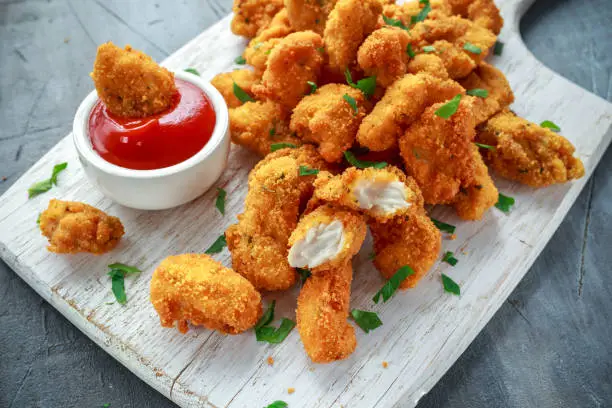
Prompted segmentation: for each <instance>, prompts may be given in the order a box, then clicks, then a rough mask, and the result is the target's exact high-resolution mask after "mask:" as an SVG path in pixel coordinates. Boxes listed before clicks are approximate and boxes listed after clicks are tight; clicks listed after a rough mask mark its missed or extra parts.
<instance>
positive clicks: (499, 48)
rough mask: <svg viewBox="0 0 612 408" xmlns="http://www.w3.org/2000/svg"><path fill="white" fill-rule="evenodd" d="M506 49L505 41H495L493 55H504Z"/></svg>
mask: <svg viewBox="0 0 612 408" xmlns="http://www.w3.org/2000/svg"><path fill="white" fill-rule="evenodd" d="M503 51H504V43H503V42H501V41H495V45H494V46H493V55H502V52H503Z"/></svg>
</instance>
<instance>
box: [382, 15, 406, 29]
mask: <svg viewBox="0 0 612 408" xmlns="http://www.w3.org/2000/svg"><path fill="white" fill-rule="evenodd" d="M382 18H383V21H384V22H385V24H387V25H390V26H392V27H399V28H401V29H402V30H406V31H408V30H409V28H408V27H406V26H405V25H404V23H402V20H399V19H395V18H391V17H387V16H385V15H384V14H383V15H382Z"/></svg>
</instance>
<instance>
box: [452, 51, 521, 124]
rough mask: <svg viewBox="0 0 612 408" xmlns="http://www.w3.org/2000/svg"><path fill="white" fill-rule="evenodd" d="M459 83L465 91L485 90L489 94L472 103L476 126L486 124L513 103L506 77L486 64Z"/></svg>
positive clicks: (482, 63)
mask: <svg viewBox="0 0 612 408" xmlns="http://www.w3.org/2000/svg"><path fill="white" fill-rule="evenodd" d="M459 83H460V84H461V86H463V87H464V88H465V89H485V90H486V91H487V92H488V93H489V94H488V95H487V97H486V98H476V100H475V101H474V109H473V112H474V115H475V119H476V125H479V124H481V123H483V122H486V121H487V120H488V119H489V118H490V117H491V116H493V115H495V114H496V113H497V112H499V111H501V110H502V109H504V108H506V107H508V106H509V105H510V104H511V103H512V102H514V93H512V89H511V88H510V84H509V83H508V80H507V79H506V76H505V75H504V74H503V73H502V72H501V71H500V70H499V69H497V68H495V67H494V66H493V65H490V64H487V63H486V62H481V63H480V64H479V65H478V68H476V70H475V71H474V72H472V73H471V74H470V75H468V76H467V77H465V78H464V79H462V80H460V81H459Z"/></svg>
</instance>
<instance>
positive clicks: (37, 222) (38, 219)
mask: <svg viewBox="0 0 612 408" xmlns="http://www.w3.org/2000/svg"><path fill="white" fill-rule="evenodd" d="M41 215H42V213H38V218H36V224H38V225H40V216H41Z"/></svg>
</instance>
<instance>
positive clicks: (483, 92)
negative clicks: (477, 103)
mask: <svg viewBox="0 0 612 408" xmlns="http://www.w3.org/2000/svg"><path fill="white" fill-rule="evenodd" d="M466 94H468V95H471V96H477V97H479V98H486V97H487V96H489V91H487V90H486V89H481V88H475V89H470V90H468V91H466Z"/></svg>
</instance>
